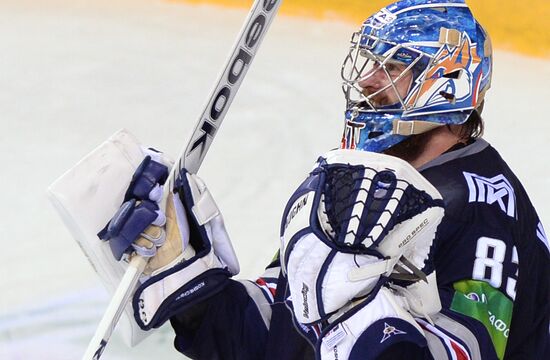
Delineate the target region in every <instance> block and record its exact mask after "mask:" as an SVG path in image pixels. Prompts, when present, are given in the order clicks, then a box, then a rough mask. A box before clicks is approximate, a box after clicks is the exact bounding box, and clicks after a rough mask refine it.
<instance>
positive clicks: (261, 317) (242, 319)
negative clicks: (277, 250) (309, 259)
mask: <svg viewBox="0 0 550 360" xmlns="http://www.w3.org/2000/svg"><path fill="white" fill-rule="evenodd" d="M278 272H279V268H278V267H277V266H276V264H275V265H270V267H268V268H267V269H266V271H265V273H264V274H263V275H262V276H261V277H260V278H258V279H257V280H256V281H250V280H229V281H228V283H227V285H226V286H225V287H224V289H222V290H221V291H220V292H219V293H217V294H216V295H214V296H212V297H211V298H209V299H207V300H205V301H203V302H201V303H198V304H196V305H194V307H192V308H190V309H187V310H185V311H184V312H182V313H180V314H177V315H176V316H173V317H172V318H171V319H170V323H171V325H172V327H173V329H174V331H175V333H176V339H175V341H174V344H175V347H176V349H177V350H178V351H179V352H181V353H182V354H184V355H186V356H188V357H191V358H198V359H222V358H223V359H235V360H237V359H244V360H246V359H251V360H252V359H261V358H263V354H265V351H266V344H267V338H268V331H269V326H270V322H271V314H272V310H271V306H272V304H273V295H274V293H275V289H276V276H277V274H278Z"/></svg>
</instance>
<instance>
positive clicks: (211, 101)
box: [82, 0, 282, 360]
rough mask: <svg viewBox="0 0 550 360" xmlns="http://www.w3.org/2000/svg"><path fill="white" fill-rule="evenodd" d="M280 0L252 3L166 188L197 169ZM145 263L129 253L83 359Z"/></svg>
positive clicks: (101, 339) (89, 357)
mask: <svg viewBox="0 0 550 360" xmlns="http://www.w3.org/2000/svg"><path fill="white" fill-rule="evenodd" d="M281 1H282V0H255V1H254V3H253V4H252V8H251V9H250V12H249V13H248V16H247V18H246V20H245V22H244V25H243V27H242V29H241V31H240V33H239V35H238V37H237V41H236V43H235V45H234V47H233V49H232V51H231V55H230V56H229V58H228V60H227V62H226V64H225V66H224V68H223V71H222V72H221V74H220V75H219V77H218V80H217V83H216V85H215V87H214V89H213V90H212V93H211V94H210V96H209V98H208V102H207V103H206V106H205V107H204V111H203V113H202V114H201V116H200V118H199V121H198V122H197V125H196V126H195V130H194V131H193V133H192V135H191V138H190V140H189V141H188V143H187V145H186V147H185V148H184V149H183V151H182V154H181V155H180V157H179V159H178V160H177V161H176V163H175V165H174V167H173V168H172V170H171V172H170V176H169V178H168V181H167V184H168V186H169V189H172V187H173V184H174V181H175V178H176V176H177V175H178V174H179V173H180V171H181V170H182V169H183V168H185V169H187V170H188V171H189V172H190V173H196V172H197V171H198V169H199V167H200V165H201V163H202V161H203V159H204V157H205V155H206V152H207V151H208V149H209V147H210V145H211V144H212V141H213V140H214V137H215V136H216V132H217V130H218V128H219V127H220V125H221V123H222V121H223V119H224V117H225V114H226V113H227V110H228V109H229V106H230V105H231V102H232V101H233V98H234V97H235V94H236V93H237V90H238V89H239V87H240V85H241V83H242V81H243V79H244V77H245V75H246V72H247V71H248V68H249V67H250V64H251V62H252V59H253V58H254V56H255V55H256V52H257V50H258V48H259V46H260V43H261V41H262V40H263V38H264V36H265V33H266V32H267V30H268V28H269V26H270V25H271V22H272V21H273V18H274V17H275V14H276V13H277V10H278V9H279V6H280V5H281ZM146 265H147V259H145V258H143V257H140V256H138V255H135V254H134V256H132V258H131V260H130V263H129V264H128V269H127V270H126V273H125V274H124V276H123V278H122V280H121V282H120V284H119V285H118V288H117V290H116V292H115V294H114V295H113V298H112V299H111V301H110V303H109V305H108V307H107V310H106V311H105V313H104V315H103V317H102V319H101V321H100V323H99V325H98V327H97V329H96V332H95V334H94V336H93V338H92V340H91V341H90V343H89V345H88V348H87V349H86V352H85V353H84V356H83V357H82V359H83V360H98V359H99V358H100V357H101V354H102V353H103V351H104V350H105V347H106V346H107V343H108V341H109V339H110V337H111V334H112V333H113V330H114V329H115V326H116V324H117V322H118V320H119V319H120V316H121V315H122V313H123V311H124V307H125V306H126V304H127V303H128V301H129V300H130V297H131V296H132V293H133V291H134V290H135V288H136V285H137V283H138V280H139V277H140V276H141V273H142V272H143V270H144V269H145V266H146Z"/></svg>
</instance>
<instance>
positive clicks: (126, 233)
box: [99, 158, 239, 330]
mask: <svg viewBox="0 0 550 360" xmlns="http://www.w3.org/2000/svg"><path fill="white" fill-rule="evenodd" d="M161 165H162V164H160V163H159V162H157V161H154V160H152V159H147V158H146V159H145V160H144V162H143V163H142V165H141V166H140V167H139V168H138V170H137V171H136V173H135V174H134V177H133V179H132V182H131V184H130V187H129V188H128V191H127V193H126V198H127V199H126V200H127V201H126V202H125V203H124V204H123V205H122V206H121V208H120V209H119V211H118V212H117V214H115V216H114V217H113V219H112V220H111V221H110V222H109V224H107V226H106V228H105V229H104V230H103V231H102V232H100V234H99V236H100V237H101V238H102V239H104V240H107V241H109V243H110V245H111V249H112V250H113V255H114V256H115V257H116V258H117V259H120V258H122V257H123V256H124V254H129V253H132V252H134V251H135V252H136V253H137V254H139V255H141V256H146V257H150V260H149V262H148V264H147V267H146V268H145V271H144V275H143V276H142V278H141V279H140V280H141V284H140V285H139V287H138V288H137V290H136V291H135V293H134V296H133V300H132V305H133V308H134V317H135V320H136V322H137V324H138V325H139V326H140V327H141V328H142V329H144V330H149V329H151V328H158V327H159V326H161V325H162V324H163V323H164V322H166V320H168V319H169V318H170V317H171V316H173V315H175V314H176V313H179V312H181V311H183V310H185V309H186V308H188V307H190V306H192V305H193V304H195V303H197V302H200V301H202V300H204V299H206V298H208V297H210V296H212V295H213V294H215V293H217V292H219V291H220V290H222V289H223V287H224V286H225V284H227V281H228V278H229V277H231V276H233V275H235V274H237V273H238V272H239V263H238V260H237V257H236V255H235V252H234V250H233V246H232V244H231V241H230V240H229V236H228V234H227V231H226V229H225V225H224V222H223V218H222V216H221V213H220V211H219V209H218V207H217V205H216V203H215V202H214V199H213V198H212V195H211V194H210V191H209V190H208V188H207V187H206V185H205V184H204V182H203V181H202V180H201V179H200V178H199V177H198V176H196V175H194V174H190V173H188V172H187V171H186V170H185V169H183V170H182V171H181V172H180V174H179V176H178V177H177V180H176V182H175V186H174V189H173V190H172V191H171V192H170V193H169V194H168V196H167V198H166V205H165V206H164V211H161V209H160V208H161V206H162V205H161V204H162V202H161V199H162V186H161V185H162V184H163V183H164V181H165V180H166V176H165V175H167V171H168V170H167V169H166V172H164V169H163V168H162V166H161ZM130 256H131V255H130Z"/></svg>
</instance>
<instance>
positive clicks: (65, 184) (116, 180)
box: [48, 129, 150, 346]
mask: <svg viewBox="0 0 550 360" xmlns="http://www.w3.org/2000/svg"><path fill="white" fill-rule="evenodd" d="M144 157H145V154H144V153H143V151H142V147H141V145H140V143H139V142H138V140H137V139H136V138H135V137H134V136H133V135H132V134H130V133H129V132H128V131H127V130H124V129H122V130H120V131H118V132H116V133H115V134H113V135H112V136H111V137H110V138H109V139H108V140H107V141H105V142H104V143H103V144H101V145H100V146H99V147H97V148H96V149H95V150H93V151H92V152H91V153H89V154H88V155H86V157H84V158H83V159H82V160H80V161H79V162H78V163H77V164H76V165H75V166H73V167H72V168H71V169H69V170H68V171H67V172H66V173H65V174H63V175H62V176H61V177H60V178H59V179H57V180H56V181H55V182H54V183H53V184H52V185H51V186H50V187H49V188H48V195H49V198H50V200H51V202H52V204H53V205H54V207H55V209H56V210H57V211H58V213H59V215H60V216H61V219H62V220H63V222H64V224H65V226H66V227H67V228H68V229H69V231H70V233H71V235H72V236H73V237H74V239H75V240H76V241H77V242H78V244H79V245H80V248H81V249H82V250H83V251H84V254H85V255H86V257H87V258H88V260H89V261H90V263H91V264H92V267H93V268H94V270H95V271H96V272H97V274H98V275H99V277H100V279H101V282H102V283H103V285H104V286H105V288H106V289H107V291H108V292H109V294H111V295H113V294H114V292H115V290H116V288H117V286H118V284H119V283H120V280H121V279H122V276H123V275H124V273H125V271H126V268H127V263H126V262H124V261H120V262H118V261H116V260H115V258H114V257H113V254H112V253H111V249H110V247H109V243H108V242H107V241H102V240H100V239H99V238H98V237H97V233H98V232H99V231H100V230H101V229H102V228H103V227H104V226H105V225H106V224H107V222H109V220H110V219H111V217H112V216H113V215H114V214H115V213H116V211H117V210H118V208H119V207H120V205H121V204H122V202H123V199H124V194H125V192H126V189H127V188H128V186H129V185H130V180H131V179H132V175H133V173H134V171H135V170H136V168H137V167H138V165H139V164H140V163H141V161H142V160H143V158H144ZM117 329H118V331H120V333H121V334H122V337H123V339H124V342H125V343H126V344H127V345H128V346H135V345H137V344H138V343H139V342H141V341H142V340H143V339H145V338H146V337H147V336H148V335H149V334H150V332H145V331H143V330H141V329H140V328H139V327H138V325H137V324H136V322H135V320H134V315H133V309H132V305H131V304H130V303H128V304H127V305H126V307H125V309H124V313H123V314H122V316H121V318H120V321H119V323H118V325H117Z"/></svg>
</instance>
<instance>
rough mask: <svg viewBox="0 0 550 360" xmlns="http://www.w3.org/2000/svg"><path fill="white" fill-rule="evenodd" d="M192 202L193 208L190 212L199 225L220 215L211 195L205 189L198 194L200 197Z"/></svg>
mask: <svg viewBox="0 0 550 360" xmlns="http://www.w3.org/2000/svg"><path fill="white" fill-rule="evenodd" d="M194 200H195V205H194V206H193V209H192V211H193V215H195V218H196V219H197V221H198V223H199V225H204V224H206V223H207V222H209V221H210V220H212V219H213V218H214V217H216V216H217V215H218V214H219V213H220V211H219V209H218V206H217V205H216V203H215V202H214V199H213V198H212V194H210V191H208V190H206V189H205V190H204V191H203V192H202V193H201V194H200V197H199V198H198V199H194Z"/></svg>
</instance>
